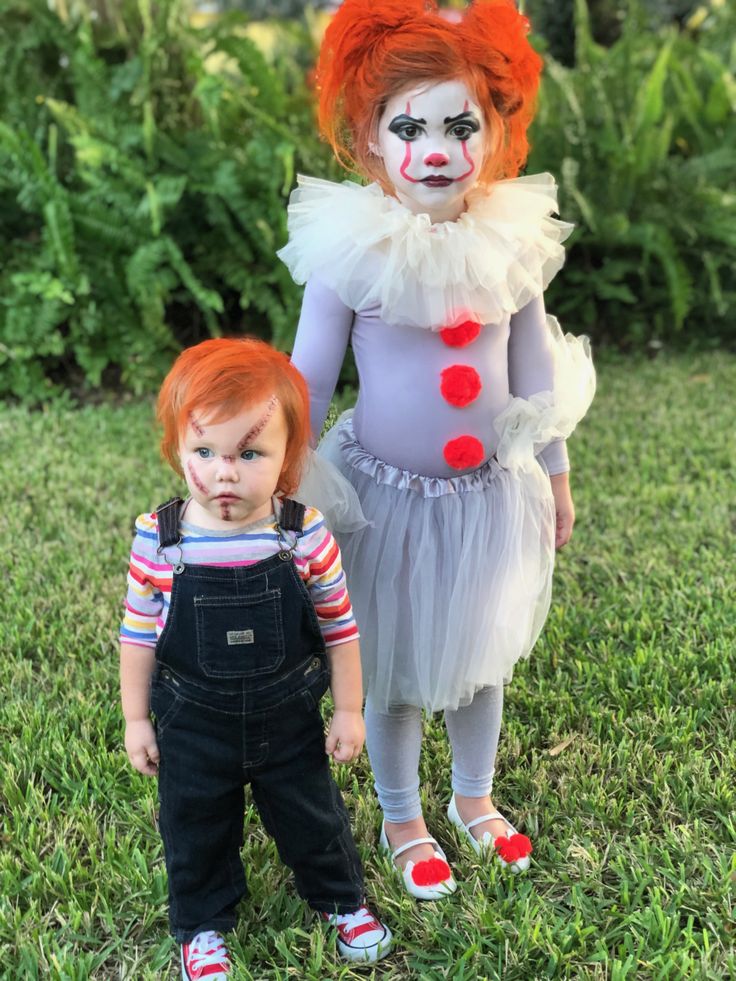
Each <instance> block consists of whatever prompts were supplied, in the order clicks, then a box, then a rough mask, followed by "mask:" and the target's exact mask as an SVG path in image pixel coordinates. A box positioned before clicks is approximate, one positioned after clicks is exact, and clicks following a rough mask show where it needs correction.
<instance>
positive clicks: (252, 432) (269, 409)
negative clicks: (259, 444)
mask: <svg viewBox="0 0 736 981" xmlns="http://www.w3.org/2000/svg"><path fill="white" fill-rule="evenodd" d="M278 404H279V400H278V399H277V397H276V396H275V395H272V396H271V398H270V399H269V400H268V404H267V405H266V411H265V412H264V413H263V415H262V416H261V418H260V419H259V420H258V422H257V423H256V424H255V426H251V428H250V429H249V430H248V432H247V433H246V434H245V436H243V438H242V439H241V440H240V442H239V443H238V452H240V451H242V450H244V449H245V448H246V446H247V445H248V443H251V442H252V441H253V440H254V439H255V438H256V436H258V435H259V433H261V432H263V430H264V428H265V427H266V424H267V423H268V420H269V419H270V418H271V416H272V415H273V414H274V411H275V409H276V406H277V405H278Z"/></svg>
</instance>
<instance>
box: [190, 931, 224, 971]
mask: <svg viewBox="0 0 736 981" xmlns="http://www.w3.org/2000/svg"><path fill="white" fill-rule="evenodd" d="M189 961H190V966H191V968H192V970H193V971H194V970H198V969H199V968H202V967H210V965H212V964H222V965H223V966H228V965H229V960H228V956H227V948H226V947H225V941H224V940H223V939H222V937H221V936H219V934H217V933H215V932H214V931H213V930H205V931H204V932H203V933H198V934H197V936H196V937H195V938H194V940H192V943H191V946H190V948H189Z"/></svg>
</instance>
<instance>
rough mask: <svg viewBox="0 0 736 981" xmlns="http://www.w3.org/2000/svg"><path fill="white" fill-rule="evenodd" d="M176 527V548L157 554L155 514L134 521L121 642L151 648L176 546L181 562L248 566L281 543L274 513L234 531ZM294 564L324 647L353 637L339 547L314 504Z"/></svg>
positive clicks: (165, 604) (163, 612)
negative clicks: (302, 583) (179, 531)
mask: <svg viewBox="0 0 736 981" xmlns="http://www.w3.org/2000/svg"><path fill="white" fill-rule="evenodd" d="M185 513H186V512H185ZM180 527H181V546H171V547H169V548H166V549H164V550H163V552H162V554H160V555H159V554H158V553H157V548H158V525H157V520H156V515H155V513H154V514H141V515H139V517H138V518H137V519H136V523H135V538H134V540H133V547H132V549H131V553H130V568H129V570H128V593H127V596H126V599H125V615H124V618H123V622H122V625H121V628H120V640H121V641H122V642H123V643H125V644H133V645H135V646H139V647H155V646H156V642H157V640H158V638H159V637H160V636H161V632H162V630H163V629H164V625H165V623H166V617H167V615H168V612H169V604H170V602H171V587H172V581H173V570H172V563H173V562H176V561H177V560H178V559H179V547H180V548H181V561H182V562H184V563H185V564H188V565H209V566H247V565H253V564H254V563H256V562H261V561H263V559H268V558H270V557H271V556H272V555H275V554H276V553H277V552H278V551H279V550H280V549H281V547H282V544H281V540H280V539H279V534H278V529H277V525H276V518H275V517H274V515H271V517H270V518H264V519H263V520H261V521H257V522H255V523H254V524H252V525H246V526H245V527H244V528H240V529H238V531H237V532H235V533H233V532H230V531H222V532H217V531H212V530H210V529H207V528H199V527H196V526H195V525H191V524H188V523H187V521H186V520H182V522H181V526H180ZM291 534H292V533H289V535H290V536H291ZM294 563H295V565H296V569H297V572H298V574H299V576H300V577H301V579H302V580H303V582H304V584H305V586H306V588H307V592H308V593H309V596H310V597H311V600H312V602H313V604H314V609H315V612H316V614H317V620H318V622H319V626H320V630H321V631H322V636H323V637H324V641H325V645H326V646H327V647H334V646H336V645H337V644H344V643H345V642H346V641H349V640H354V639H356V638H357V637H358V636H359V634H358V628H357V626H356V623H355V618H354V616H353V610H352V606H351V604H350V597H349V596H348V591H347V587H346V584H345V573H344V572H343V569H342V561H341V558H340V550H339V548H338V547H337V542H336V541H335V539H334V538H333V536H332V534H331V533H330V531H329V530H328V529H327V527H326V525H325V522H324V518H323V517H322V514H321V513H320V512H319V511H317V510H316V508H307V509H306V514H305V516H304V531H303V534H302V535H301V537H299V539H298V541H297V546H296V550H295V552H294Z"/></svg>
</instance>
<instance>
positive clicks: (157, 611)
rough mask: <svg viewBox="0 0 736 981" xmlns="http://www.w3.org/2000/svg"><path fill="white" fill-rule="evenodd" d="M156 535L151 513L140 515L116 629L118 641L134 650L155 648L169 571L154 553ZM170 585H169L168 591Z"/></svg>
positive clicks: (153, 518)
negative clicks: (119, 624) (134, 647)
mask: <svg viewBox="0 0 736 981" xmlns="http://www.w3.org/2000/svg"><path fill="white" fill-rule="evenodd" d="M157 545H158V534H157V526H156V516H155V514H141V515H139V517H138V518H137V519H136V522H135V538H134V539H133V546H132V548H131V551H130V567H129V569H128V593H127V596H126V597H125V614H124V616H123V622H122V624H121V626H120V640H121V641H122V642H123V643H125V644H133V645H135V646H138V647H155V646H156V640H157V631H156V624H157V622H158V621H159V620H160V618H161V615H162V613H163V609H164V594H163V590H162V586H164V583H163V581H162V580H163V579H165V578H166V573H167V571H168V572H169V576H168V578H169V579H170V569H171V567H170V566H168V565H167V564H166V563H165V562H161V561H160V558H159V556H157V554H156V547H157ZM170 589H171V586H170V585H169V590H170Z"/></svg>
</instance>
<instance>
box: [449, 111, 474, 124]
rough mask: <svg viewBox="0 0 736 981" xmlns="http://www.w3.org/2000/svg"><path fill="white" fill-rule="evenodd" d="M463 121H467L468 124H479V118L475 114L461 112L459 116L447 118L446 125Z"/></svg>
mask: <svg viewBox="0 0 736 981" xmlns="http://www.w3.org/2000/svg"><path fill="white" fill-rule="evenodd" d="M461 119H464V120H467V121H468V122H472V123H477V122H478V117H477V116H476V114H475V113H474V112H468V111H466V112H461V113H459V114H458V115H457V116H445V124H447V123H458V122H460V120H461Z"/></svg>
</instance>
